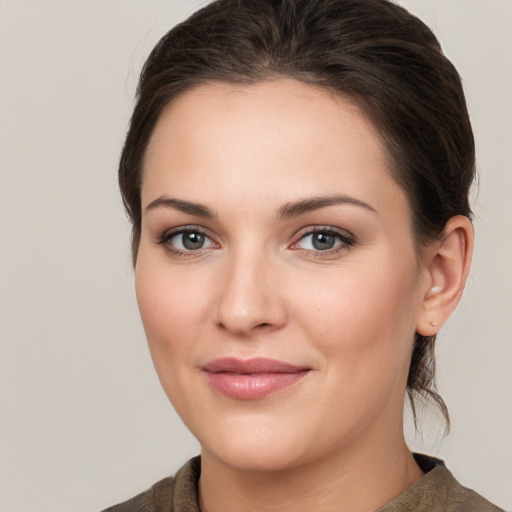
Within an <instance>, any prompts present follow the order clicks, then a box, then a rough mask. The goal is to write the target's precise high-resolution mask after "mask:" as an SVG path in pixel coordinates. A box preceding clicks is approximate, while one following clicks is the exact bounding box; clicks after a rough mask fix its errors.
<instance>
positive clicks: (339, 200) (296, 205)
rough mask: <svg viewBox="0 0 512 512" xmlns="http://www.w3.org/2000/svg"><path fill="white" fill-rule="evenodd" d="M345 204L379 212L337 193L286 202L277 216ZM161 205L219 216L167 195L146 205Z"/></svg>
mask: <svg viewBox="0 0 512 512" xmlns="http://www.w3.org/2000/svg"><path fill="white" fill-rule="evenodd" d="M343 204H349V205H353V206H358V207H360V208H364V209H366V210H369V211H371V212H374V213H377V210H375V208H373V207H371V206H370V205H369V204H367V203H365V202H363V201H361V200H359V199H356V198H355V197H350V196H346V195H336V196H327V197H311V198H308V199H301V200H299V201H292V202H288V203H285V204H284V205H282V206H281V207H280V208H279V210H278V211H277V218H278V219H286V218H291V217H298V216H300V215H304V214H306V213H311V212H314V211H316V210H320V209H321V208H327V207H329V206H336V205H343ZM159 207H166V208H174V209H175V210H179V211H181V212H183V213H188V214H191V215H197V216H198V217H205V218H208V219H212V218H215V217H217V214H216V213H215V212H214V211H213V210H211V209H210V208H208V207H207V206H205V205H203V204H200V203H193V202H191V201H185V200H183V199H176V198H173V197H167V196H161V197H158V198H157V199H155V200H154V201H151V203H149V205H148V206H146V208H145V211H146V212H147V211H150V210H153V209H155V208H159Z"/></svg>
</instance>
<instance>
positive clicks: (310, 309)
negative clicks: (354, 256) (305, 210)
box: [295, 265, 417, 377]
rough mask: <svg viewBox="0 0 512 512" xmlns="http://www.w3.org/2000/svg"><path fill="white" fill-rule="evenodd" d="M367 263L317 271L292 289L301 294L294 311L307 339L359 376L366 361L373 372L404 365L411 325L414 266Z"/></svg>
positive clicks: (412, 331)
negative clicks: (398, 268) (330, 272)
mask: <svg viewBox="0 0 512 512" xmlns="http://www.w3.org/2000/svg"><path fill="white" fill-rule="evenodd" d="M368 268H369V269H370V270H361V269H355V268H350V269H349V268H347V269H344V271H342V272H341V271H340V272H337V273H333V275H332V276H325V279H324V278H322V277H321V278H319V276H318V275H317V276H315V277H316V278H314V279H313V278H311V279H310V280H309V281H306V282H304V280H303V286H302V287H301V289H300V290H296V291H295V296H296V297H301V298H302V301H301V304H302V305H301V308H300V309H301V311H300V312H297V315H296V316H297V318H298V319H300V320H299V321H300V322H301V324H302V326H303V329H305V330H307V331H308V334H309V337H310V339H313V340H314V341H315V344H316V345H317V347H318V348H319V349H320V350H321V351H322V352H324V354H325V355H326V359H327V360H328V361H336V362H339V361H341V362H342V363H341V364H343V366H344V371H346V372H349V373H350V374H351V375H353V376H355V375H358V376H359V377H360V376H361V375H363V374H365V371H364V370H365V369H368V367H369V366H370V365H372V366H374V370H375V371H377V372H378V371H379V368H382V371H384V370H385V369H389V368H390V367H395V368H394V369H396V367H397V366H406V367H407V368H408V362H409V356H410V350H411V348H412V340H413V338H414V328H415V324H416V323H415V318H416V306H415V304H416V303H417V301H416V299H415V296H416V287H415V285H414V281H415V270H414V269H413V268H412V267H411V268H410V269H407V268H402V269H401V271H400V272H398V273H397V272H396V269H394V268H390V269H386V268H385V267H384V266H382V265H381V266H380V267H378V268H379V272H375V271H373V270H371V269H372V266H369V267H368ZM373 268H377V267H376V266H373Z"/></svg>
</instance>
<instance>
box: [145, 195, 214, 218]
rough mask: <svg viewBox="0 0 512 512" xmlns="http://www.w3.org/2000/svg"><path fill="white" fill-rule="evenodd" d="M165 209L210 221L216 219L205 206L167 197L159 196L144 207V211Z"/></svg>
mask: <svg viewBox="0 0 512 512" xmlns="http://www.w3.org/2000/svg"><path fill="white" fill-rule="evenodd" d="M162 206H164V207H167V208H174V209H175V210H179V211H180V212H183V213H190V214H191V215H197V216H198V217H206V218H208V219H211V218H213V217H216V216H217V215H216V213H215V212H214V211H213V210H211V209H210V208H208V207H207V206H204V205H203V204H199V203H192V202H190V201H184V200H183V199H175V198H173V197H167V196H161V197H159V198H157V199H155V200H154V201H151V203H149V204H148V206H146V209H145V211H146V212H147V211H149V210H153V209H154V208H158V207H162Z"/></svg>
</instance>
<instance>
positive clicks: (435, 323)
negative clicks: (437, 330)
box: [429, 322, 438, 327]
mask: <svg viewBox="0 0 512 512" xmlns="http://www.w3.org/2000/svg"><path fill="white" fill-rule="evenodd" d="M429 324H430V327H436V326H437V325H438V323H437V322H429Z"/></svg>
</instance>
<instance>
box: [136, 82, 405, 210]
mask: <svg viewBox="0 0 512 512" xmlns="http://www.w3.org/2000/svg"><path fill="white" fill-rule="evenodd" d="M292 185H293V186H292ZM176 188H178V189H179V191H180V192H182V193H184V194H189V195H193V196H194V198H195V199H198V200H199V199H201V200H202V201H203V202H205V201H206V202H207V201H208V199H209V198H213V197H214V196H215V195H218V193H219V192H221V191H222V192H224V193H225V194H226V195H227V194H237V195H243V194H246V195H247V196H248V197H254V196H256V195H259V196H260V198H263V197H266V198H268V197H269V196H273V195H275V196H278V195H281V196H286V195H290V194H296V195H302V196H304V195H308V196H310V195H312V194H325V193H343V194H351V195H354V194H356V193H357V194H364V195H365V196H366V197H367V199H370V198H372V196H378V195H379V191H380V195H381V196H382V194H384V195H386V194H387V195H388V196H390V195H393V196H394V195H396V194H397V193H398V194H400V193H401V191H400V190H397V185H396V183H395V181H394V180H393V178H392V177H391V173H390V172H389V166H388V155H387V151H386V150H385V148H384V146H383V145H382V143H381V141H380V137H379V136H378V134H377V133H376V132H375V129H374V127H373V125H372V124H371V122H370V121H369V120H368V119H367V118H366V116H364V115H363V114H362V113H361V111H360V110H359V109H358V108H357V107H356V106H355V105H354V104H353V102H351V101H350V100H348V99H346V98H344V97H340V96H339V95H335V94H333V93H331V92H329V91H326V90H323V89H320V88H317V87H313V86H310V85H306V84H304V83H301V82H297V81H295V80H291V79H280V80H274V81H268V82H261V83H258V84H255V85H244V86H235V85H229V84H218V83H215V84H204V85H201V86H198V87H196V88H194V89H192V90H190V91H188V92H186V93H185V94H183V95H182V96H180V97H178V98H177V99H176V100H174V101H173V102H172V103H171V104H170V105H168V107H167V108H166V109H165V110H164V112H163V113H162V115H161V117H160V119H159V121H158V123H157V125H156V127H155V129H154V132H153V134H152V137H151V140H150V143H149V145H148V150H147V153H146V159H145V165H144V178H143V187H142V195H143V203H144V202H145V201H146V204H147V200H150V199H151V197H154V196H155V195H157V194H160V195H161V194H162V193H168V192H166V189H169V191H171V190H172V189H176ZM272 192H275V194H272ZM173 195H175V194H173ZM198 196H201V197H198ZM277 199H278V198H277V197H276V200H277ZM279 199H280V200H287V199H289V198H287V197H280V198H279ZM373 199H374V200H377V197H373Z"/></svg>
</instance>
